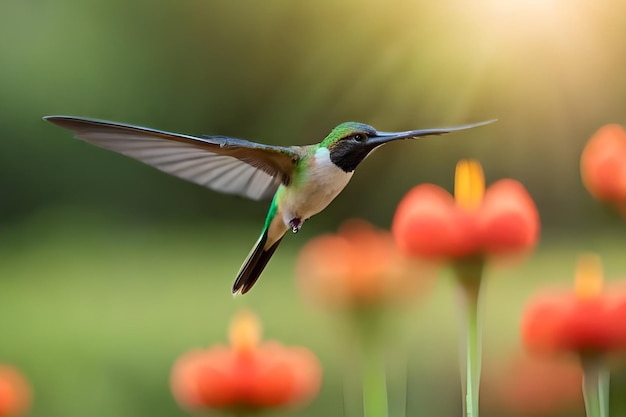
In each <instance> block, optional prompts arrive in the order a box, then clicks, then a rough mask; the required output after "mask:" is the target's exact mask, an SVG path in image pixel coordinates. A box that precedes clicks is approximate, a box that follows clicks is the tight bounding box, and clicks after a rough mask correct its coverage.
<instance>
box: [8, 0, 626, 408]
mask: <svg viewBox="0 0 626 417" xmlns="http://www.w3.org/2000/svg"><path fill="white" fill-rule="evenodd" d="M624 74H626V4H625V3H623V2H621V1H618V0H606V1H596V2H589V1H585V0H525V1H521V0H520V1H516V0H477V1H473V2H464V1H459V0H442V1H437V2H431V1H421V0H412V1H382V0H361V1H355V0H346V1H341V2H335V1H330V0H322V1H315V2H302V1H288V0H266V1H253V0H242V1H232V0H182V1H180V0H179V1H165V0H150V1H148V0H134V1H123V0H106V1H105V0H91V1H89V2H84V1H78V0H53V1H42V0H3V1H2V2H0V141H1V142H0V143H1V147H0V362H3V363H12V364H14V365H16V366H18V367H19V368H20V369H21V370H22V371H23V372H24V373H25V374H26V375H27V377H28V378H29V380H30V381H31V383H32V385H33V386H34V390H35V402H34V404H33V408H32V410H31V412H30V415H32V416H44V415H45V416H49V417H54V416H64V417H71V416H86V415H89V416H99V415H102V416H111V415H116V416H156V415H159V416H160V415H163V416H165V415H168V416H177V415H181V416H182V415H185V413H184V412H183V411H180V410H179V409H178V407H177V406H176V404H175V403H174V401H173V399H172V397H171V394H170V392H169V386H168V384H169V382H168V379H169V372H170V368H171V365H172V363H173V362H174V360H175V359H176V357H178V356H179V355H181V354H182V353H184V352H185V351H187V350H189V349H191V348H194V347H201V346H208V345H209V344H212V343H215V342H218V341H225V340H226V328H227V325H228V321H229V320H230V317H231V315H232V314H233V313H234V312H235V311H236V310H237V309H239V308H240V307H242V306H247V307H250V308H252V309H254V310H255V311H256V312H257V313H258V314H259V315H260V317H261V319H262V320H263V322H264V324H265V334H266V335H267V337H270V338H275V339H279V340H281V341H283V342H284V343H286V344H298V345H305V346H307V347H309V348H310V349H311V350H313V351H314V352H315V353H316V354H318V356H319V357H320V358H321V360H322V362H323V364H324V368H325V379H324V384H323V387H322V391H321V393H320V396H319V399H318V400H317V401H315V402H314V403H313V404H312V405H311V406H310V407H309V408H307V409H305V410H301V411H294V412H285V413H284V415H303V416H317V415H330V416H340V415H344V414H345V415H359V413H360V411H359V399H358V388H357V389H356V391H355V389H354V387H352V385H351V382H350V381H352V380H351V379H350V378H347V379H346V378H344V372H343V371H342V369H343V368H342V364H343V363H344V359H345V355H346V352H345V350H346V349H345V344H343V341H342V340H343V338H342V337H341V334H339V333H338V332H337V331H336V330H337V329H336V328H335V327H334V326H333V325H332V322H333V320H332V317H329V315H328V314H325V313H324V312H323V311H319V310H316V309H314V308H311V307H310V306H309V305H307V304H306V303H305V302H304V301H303V300H302V297H301V296H300V294H299V293H298V290H297V286H296V285H295V283H294V277H293V270H294V262H295V259H296V257H297V253H298V250H299V248H300V247H302V245H303V244H304V243H305V242H306V241H307V240H308V239H311V238H312V237H314V236H317V235H319V234H321V233H324V232H328V231H334V230H336V229H337V228H338V226H339V225H340V224H341V223H342V222H343V221H344V220H345V219H348V218H355V217H356V218H364V219H367V220H368V221H370V222H372V223H374V224H376V225H378V226H379V227H382V228H388V227H389V225H390V223H391V219H392V217H393V213H394V210H395V207H396V205H397V203H398V202H399V200H400V198H401V197H402V196H403V195H404V193H405V192H406V191H408V190H409V189H410V188H411V187H412V186H413V185H415V184H417V183H422V182H432V183H436V184H439V185H441V186H443V187H445V188H447V189H451V187H452V182H453V172H454V164H455V163H456V161H457V160H458V159H460V158H466V157H473V158H477V159H479V160H480V161H481V162H482V164H483V166H484V170H485V174H486V177H487V181H488V182H491V181H494V180H496V179H498V178H501V177H511V178H515V179H517V180H520V181H522V182H523V183H524V184H525V185H526V186H527V188H528V190H529V192H530V193H531V195H532V196H533V198H534V199H535V201H536V204H537V206H538V208H539V210H540V213H541V218H542V227H543V232H542V243H541V245H540V247H539V249H538V250H537V252H536V253H535V255H533V256H532V257H531V258H529V259H528V261H527V262H525V263H524V264H522V265H520V266H518V267H516V268H510V269H501V270H500V269H496V270H493V271H491V272H490V277H489V282H488V284H487V287H486V299H485V301H486V303H485V308H484V313H485V317H486V319H485V325H484V331H485V336H484V351H485V359H484V363H485V366H488V365H489V363H490V362H493V363H498V361H504V362H506V360H507V358H508V357H510V356H512V355H513V352H515V351H516V350H518V349H519V345H520V343H519V336H518V327H519V319H520V314H521V311H522V308H523V305H524V302H525V300H526V299H527V297H528V296H529V295H530V294H532V293H533V292H534V291H535V290H536V289H538V288H539V287H542V286H544V285H552V284H556V283H567V282H569V280H570V279H571V277H572V274H573V268H574V262H575V259H576V257H577V256H578V254H579V253H580V252H583V251H590V250H591V251H596V252H598V253H600V255H602V257H603V258H604V261H605V266H606V270H607V275H608V276H609V277H615V278H619V277H620V276H625V275H626V258H624V256H623V248H624V246H625V245H626V233H625V230H624V221H623V220H622V219H619V218H617V217H616V216H613V215H612V214H611V213H610V212H609V211H607V210H605V209H604V208H603V207H601V206H600V204H599V203H597V202H595V201H593V200H592V199H591V197H589V195H588V194H587V193H586V191H585V190H584V189H583V187H582V184H581V181H580V174H579V155H580V152H581V150H582V147H583V146H584V143H585V142H586V140H587V139H588V138H589V137H590V136H591V135H592V134H593V132H594V131H595V130H596V129H597V128H599V127H600V126H601V125H603V124H605V123H608V122H617V123H626V116H625V112H624V108H625V106H626V77H624ZM50 114H68V115H78V116H88V117H97V118H102V119H109V120H115V121H120V122H127V123H134V124H139V125H144V126H150V127H154V128H158V129H163V130H169V131H174V132H181V133H189V134H224V135H230V136H235V137H243V138H247V139H250V140H256V141H259V142H265V143H271V144H280V145H291V144H308V143H313V142H317V141H319V140H321V139H322V138H323V137H324V136H325V135H326V134H327V133H328V132H329V131H330V129H331V128H332V127H333V126H335V125H336V124H338V123H340V122H343V121H348V120H354V121H361V122H365V123H368V124H372V125H374V126H375V127H377V128H379V129H381V130H386V131H393V130H406V129H418V128H427V127H442V126H448V125H455V124H463V123H469V122H475V121H480V120H486V119H492V118H497V119H499V121H498V122H497V123H496V124H493V125H490V126H488V127H483V128H480V129H475V130H471V131H467V132H463V133H458V134H454V135H449V136H445V137H436V138H428V139H424V140H420V141H419V142H417V141H416V142H401V143H394V144H392V145H389V146H387V147H385V148H383V149H381V150H378V151H377V152H376V153H375V154H374V155H372V156H371V157H370V158H368V160H367V161H366V162H365V163H364V164H363V165H362V166H361V167H360V168H359V170H358V172H357V174H356V175H355V176H354V178H353V180H352V182H351V183H350V185H349V186H348V187H347V189H346V190H345V191H344V192H343V194H342V195H341V196H340V197H339V198H338V199H337V200H336V201H335V202H334V203H333V204H332V205H331V206H330V207H328V209H327V210H325V212H324V213H323V214H320V215H318V216H316V217H315V218H314V219H312V220H311V221H309V222H307V224H306V225H305V227H304V228H303V229H302V231H301V232H300V233H299V234H298V235H297V236H287V238H286V239H285V241H284V242H283V244H282V246H281V249H280V250H279V251H278V252H277V254H276V255H275V257H274V259H273V260H272V262H271V263H270V265H269V266H268V268H267V270H266V272H265V274H264V276H263V277H262V280H261V281H260V283H259V284H258V285H257V287H255V288H254V290H253V291H252V292H251V293H249V294H248V295H246V296H245V297H240V298H237V299H233V298H232V297H231V296H230V286H231V284H232V279H233V277H234V275H235V274H236V272H237V270H238V268H239V266H240V263H241V261H242V260H243V258H244V257H245V256H246V254H247V253H248V251H249V249H250V247H251V245H252V244H253V242H254V241H255V240H256V238H257V235H258V233H259V232H260V228H261V226H262V222H263V220H264V217H265V213H266V209H267V206H268V203H266V202H252V201H247V200H244V199H241V198H238V197H233V196H224V195H219V194H217V193H214V192H212V191H208V190H205V189H202V188H201V187H198V186H196V185H193V184H190V183H186V182H184V181H182V180H179V179H176V178H173V177H169V176H167V175H165V174H162V173H160V172H158V171H156V170H154V169H152V168H150V167H147V166H144V165H142V164H140V163H138V162H136V161H133V160H130V159H128V158H125V157H122V156H119V155H115V154H112V153H108V152H106V151H103V150H100V149H97V148H95V147H91V146H89V145H87V144H84V143H82V142H79V141H76V140H74V139H72V138H71V135H70V134H69V133H68V132H66V131H63V130H62V129H59V128H57V127H55V126H52V125H50V124H47V123H46V122H44V121H42V120H41V117H42V116H44V115H50ZM448 278H449V277H448V276H447V275H446V274H445V273H444V274H443V275H442V276H441V277H440V279H439V280H438V281H437V283H436V285H435V286H434V289H433V290H432V293H431V294H429V295H428V296H427V297H425V298H424V301H423V302H422V303H421V305H419V306H415V309H414V310H411V311H410V312H409V313H407V315H406V317H405V318H404V320H403V321H402V322H401V325H398V326H397V327H398V328H399V329H398V342H397V344H398V349H399V351H402V352H405V353H406V357H407V359H402V360H399V362H398V363H395V362H394V363H390V365H389V366H390V368H393V369H392V370H391V371H390V375H391V377H390V382H389V384H390V395H391V407H392V413H395V415H402V413H403V411H402V410H403V409H404V404H405V402H406V403H407V415H409V416H414V415H437V416H442V417H444V416H453V415H459V413H460V412H461V411H460V410H461V405H460V404H461V402H460V400H461V394H460V382H459V377H458V372H459V370H458V365H457V362H458V360H457V344H456V340H457V332H458V329H457V323H456V322H457V320H456V318H457V317H456V306H455V301H456V300H455V296H454V292H453V290H452V286H451V283H450V280H449V279H448ZM404 356H405V355H395V356H394V357H404ZM404 361H406V362H404ZM510 377H513V376H510ZM405 379H408V382H409V383H408V387H409V390H408V394H406V393H404V391H403V389H401V388H400V387H402V385H403V383H404V382H403V381H404V380H405ZM352 382H354V381H352ZM612 382H613V385H612V399H613V403H612V407H613V408H614V410H612V411H614V414H615V415H620V414H619V413H620V411H621V412H622V413H623V412H626V411H625V410H626V408H624V403H625V402H626V401H625V400H624V398H626V397H625V396H624V395H623V392H624V389H626V374H625V373H624V371H621V370H620V368H619V366H618V367H617V368H616V369H615V371H614V375H613V381H612ZM620 393H621V394H620ZM484 395H489V394H488V393H484ZM620 402H621V404H620ZM485 413H486V414H487V411H485ZM492 415H493V414H492ZM510 415H513V412H511V413H510ZM568 415H572V416H578V415H582V411H580V410H579V411H577V412H574V413H573V414H568Z"/></svg>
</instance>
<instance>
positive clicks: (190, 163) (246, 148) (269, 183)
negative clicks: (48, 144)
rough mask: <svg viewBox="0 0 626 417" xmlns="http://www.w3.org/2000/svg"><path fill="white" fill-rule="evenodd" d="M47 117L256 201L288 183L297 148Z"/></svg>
mask: <svg viewBox="0 0 626 417" xmlns="http://www.w3.org/2000/svg"><path fill="white" fill-rule="evenodd" d="M44 119H45V120H47V121H49V122H51V123H54V124H56V125H59V126H61V127H64V128H66V129H70V130H73V131H74V132H75V133H76V137H77V138H78V139H82V140H84V141H85V142H89V143H91V144H93V145H96V146H99V147H101V148H104V149H108V150H111V151H115V152H119V153H121V154H124V155H127V156H130V157H131V158H135V159H138V160H139V161H141V162H144V163H146V164H148V165H152V166H153V167H155V168H157V169H159V170H161V171H163V172H167V173H168V174H172V175H175V176H177V177H180V178H183V179H186V180H188V181H191V182H194V183H196V184H199V185H202V186H203V187H207V188H210V189H212V190H215V191H220V192H223V193H228V194H238V195H241V196H244V197H247V198H251V199H254V200H260V199H263V198H268V197H271V196H272V195H273V194H274V193H275V192H276V189H277V188H278V186H279V185H280V184H281V183H283V184H285V185H287V184H289V182H290V181H291V176H292V173H293V170H294V164H295V162H296V161H298V160H299V159H300V158H301V157H302V156H303V155H302V151H301V150H300V149H299V148H297V147H289V148H286V147H280V146H270V145H263V144H260V143H254V142H249V141H247V140H243V139H236V138H230V137H227V136H207V137H195V136H188V135H180V134H177V133H169V132H163V131H160V130H154V129H148V128H145V127H139V126H132V125H126V124H121V123H115V122H107V121H104V120H97V119H86V118H81V117H72V116H46V117H44Z"/></svg>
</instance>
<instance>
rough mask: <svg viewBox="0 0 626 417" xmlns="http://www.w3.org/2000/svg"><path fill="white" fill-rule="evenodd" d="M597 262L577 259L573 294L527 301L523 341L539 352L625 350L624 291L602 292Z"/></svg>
mask: <svg viewBox="0 0 626 417" xmlns="http://www.w3.org/2000/svg"><path fill="white" fill-rule="evenodd" d="M602 281H603V277H602V270H601V264H600V259H599V258H598V257H596V256H591V255H588V256H584V257H582V258H581V259H580V261H579V264H578V267H577V273H576V285H575V289H574V291H561V292H556V291H553V292H548V293H546V294H543V295H540V296H538V297H536V298H535V299H534V300H532V301H531V302H530V304H529V305H528V307H527V308H526V311H525V312H524V316H523V319H522V338H523V340H524V343H525V344H526V346H527V347H528V348H529V349H531V350H533V351H538V352H544V353H556V352H574V353H580V354H598V353H605V352H611V351H616V350H624V349H626V320H624V317H626V291H624V290H623V289H619V288H616V289H615V290H614V291H611V292H604V291H603V285H602Z"/></svg>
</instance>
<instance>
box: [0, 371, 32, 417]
mask: <svg viewBox="0 0 626 417" xmlns="http://www.w3.org/2000/svg"><path fill="white" fill-rule="evenodd" d="M30 398H31V391H30V387H29V385H28V383H27V382H26V379H24V377H23V376H22V374H20V373H19V372H18V371H17V369H14V368H12V367H9V366H6V365H0V417H9V416H19V415H21V414H23V413H24V412H25V411H26V410H27V409H28V406H29V404H30Z"/></svg>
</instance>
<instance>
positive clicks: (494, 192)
mask: <svg viewBox="0 0 626 417" xmlns="http://www.w3.org/2000/svg"><path fill="white" fill-rule="evenodd" d="M454 188H455V192H454V196H452V195H450V193H448V192H447V191H446V190H444V189H443V188H441V187H438V186H436V185H432V184H421V185H418V186H416V187H414V188H413V189H412V190H410V191H409V192H408V193H407V195H406V196H405V197H404V198H403V199H402V201H401V202H400V204H399V205H398V209H397V210H396V214H395V217H394V220H393V226H392V231H393V235H394V237H395V239H396V242H397V243H398V246H399V247H400V249H401V250H402V251H403V252H405V253H407V254H409V255H411V256H414V257H418V258H429V259H441V260H445V259H448V260H450V259H462V258H468V257H474V258H475V257H484V256H488V255H500V254H503V255H504V254H518V253H523V252H525V251H527V250H529V249H531V248H533V247H534V245H535V244H536V242H537V240H538V237H539V214H538V212H537V208H536V207H535V204H534V202H533V200H532V198H531V197H530V195H529V194H528V192H527V191H526V189H525V188H524V186H523V185H522V184H520V183H519V182H517V181H515V180H511V179H503V180H500V181H497V182H496V183H494V184H493V185H491V186H490V187H489V188H488V189H487V190H485V180H484V176H483V172H482V168H481V166H480V164H479V163H478V162H477V161H473V160H463V161H460V162H459V163H458V164H457V168H456V175H455V187H454Z"/></svg>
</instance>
